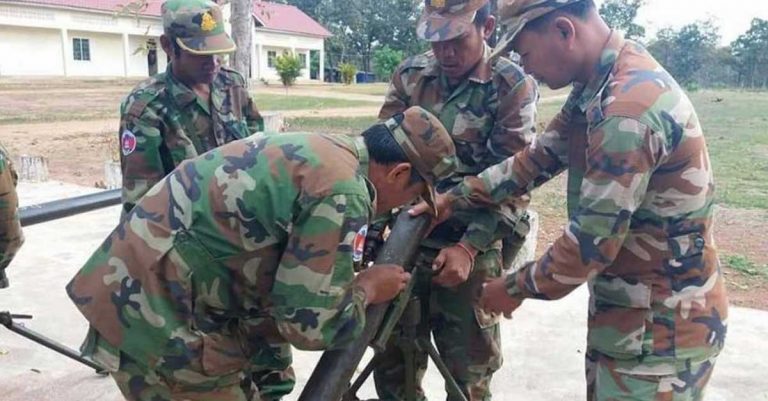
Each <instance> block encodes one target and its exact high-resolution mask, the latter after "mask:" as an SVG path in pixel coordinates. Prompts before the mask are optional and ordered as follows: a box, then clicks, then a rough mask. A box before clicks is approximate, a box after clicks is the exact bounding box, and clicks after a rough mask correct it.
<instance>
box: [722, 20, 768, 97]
mask: <svg viewBox="0 0 768 401" xmlns="http://www.w3.org/2000/svg"><path fill="white" fill-rule="evenodd" d="M731 48H732V54H733V56H734V59H735V64H736V65H735V67H736V70H737V71H738V73H739V83H740V84H741V85H742V86H747V87H751V88H758V87H762V88H765V87H768V21H766V20H764V19H760V18H755V19H753V20H752V24H751V25H750V28H749V30H748V31H747V32H746V33H744V34H743V35H741V36H739V38H738V39H736V40H735V41H734V42H733V43H732V44H731Z"/></svg>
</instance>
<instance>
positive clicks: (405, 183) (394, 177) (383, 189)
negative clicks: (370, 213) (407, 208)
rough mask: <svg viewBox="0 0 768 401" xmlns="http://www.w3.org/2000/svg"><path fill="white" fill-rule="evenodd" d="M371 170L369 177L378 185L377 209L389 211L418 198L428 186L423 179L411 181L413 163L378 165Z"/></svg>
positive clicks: (374, 184) (381, 211)
mask: <svg viewBox="0 0 768 401" xmlns="http://www.w3.org/2000/svg"><path fill="white" fill-rule="evenodd" d="M376 165H377V166H378V167H373V166H374V164H372V165H371V167H372V168H371V169H370V170H369V178H370V180H371V182H372V183H373V186H374V187H376V210H377V211H378V212H379V213H385V212H388V211H390V210H392V209H394V208H397V207H400V206H403V205H407V204H409V203H411V202H413V201H414V200H416V199H417V198H418V197H419V196H420V195H421V194H422V193H423V192H424V190H425V189H426V188H427V186H426V184H425V183H424V182H422V181H420V182H417V183H415V184H414V183H411V169H412V167H411V164H410V163H397V164H393V165H387V166H384V165H378V164H376Z"/></svg>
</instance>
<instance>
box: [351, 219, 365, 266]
mask: <svg viewBox="0 0 768 401" xmlns="http://www.w3.org/2000/svg"><path fill="white" fill-rule="evenodd" d="M367 235H368V225H367V224H366V225H364V226H362V227H360V230H359V231H358V232H357V234H355V239H354V240H353V241H352V260H353V261H355V262H360V261H362V260H363V251H364V250H365V237H366V236H367Z"/></svg>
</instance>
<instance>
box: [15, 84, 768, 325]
mask: <svg viewBox="0 0 768 401" xmlns="http://www.w3.org/2000/svg"><path fill="white" fill-rule="evenodd" d="M132 84H133V83H126V82H109V83H105V82H101V83H100V82H86V83H84V85H82V86H79V87H78V86H77V85H74V84H73V85H58V86H56V87H50V86H48V85H45V84H43V83H40V84H36V85H35V87H34V90H32V91H29V90H25V91H26V92H28V93H25V94H23V95H20V93H19V92H17V91H22V90H24V89H23V86H22V85H20V84H19V85H17V84H16V83H14V82H11V83H8V82H0V110H8V109H13V110H18V109H20V108H24V109H26V110H28V112H29V113H33V114H35V115H40V116H41V118H40V119H38V120H39V121H41V122H36V123H13V121H8V120H3V118H2V116H0V140H2V142H3V144H4V145H5V146H6V147H7V148H9V150H10V152H11V153H12V154H14V155H23V154H27V155H40V156H44V157H46V158H47V159H48V164H49V177H50V179H53V180H59V181H64V182H69V183H74V184H79V185H85V186H99V185H100V183H101V182H102V180H103V179H104V164H105V160H109V159H110V158H112V157H114V156H116V154H115V153H114V151H113V149H116V148H115V147H116V143H115V140H116V137H117V135H116V132H117V128H118V120H117V118H116V117H117V110H116V107H117V105H118V104H119V101H120V98H121V97H122V96H124V95H125V92H126V87H128V86H129V85H132ZM17 86H18V87H17ZM26 89H28V88H26ZM10 92H14V93H13V96H3V95H4V94H8V93H10ZM11 99H12V100H11ZM72 104H77V109H83V106H84V105H92V106H93V109H94V110H95V111H94V114H93V115H92V116H87V117H86V116H84V117H83V119H82V120H79V121H56V118H57V116H60V115H62V114H63V113H66V112H67V110H68V109H70V107H71V105H72ZM86 108H88V107H86ZM342 111H344V110H337V109H334V110H333V113H332V114H333V115H347V114H349V113H355V115H358V114H359V115H369V114H370V115H374V114H375V112H376V111H377V107H368V106H366V107H360V108H352V109H349V110H346V112H344V113H342ZM288 114H290V115H288ZM317 114H319V111H317V110H298V111H292V112H290V113H286V116H288V117H298V116H314V115H317ZM324 114H325V115H327V114H328V110H325V113H324ZM562 178H563V177H560V178H559V179H557V180H555V181H554V182H552V183H549V184H547V185H546V186H545V187H544V188H542V189H541V190H539V191H537V192H536V193H535V194H534V198H533V199H534V200H533V207H534V208H535V209H536V210H538V211H539V213H540V214H541V215H542V216H545V218H543V219H542V221H541V226H540V231H539V242H538V243H539V249H538V251H539V252H540V253H541V252H544V251H545V250H546V248H547V247H548V246H549V245H550V244H551V243H552V242H553V241H554V240H555V239H556V238H557V237H558V236H560V235H561V233H562V228H563V225H564V224H565V221H566V220H565V214H564V205H563V202H562V194H563V193H564V187H565V184H564V180H563V179H562ZM767 225H768V211H763V210H743V209H729V208H719V209H718V210H717V226H716V231H715V236H716V241H717V245H718V248H719V250H720V252H721V254H722V255H742V256H745V257H746V258H748V259H749V260H750V261H752V262H753V263H755V264H757V265H759V266H760V265H768V235H765V231H764V228H765V227H766V226H767ZM724 271H725V277H726V281H727V283H728V287H729V291H730V293H729V294H730V298H731V303H732V304H734V305H739V306H748V307H754V308H759V309H765V310H768V277H765V276H762V277H759V276H750V275H748V274H746V273H742V272H740V271H737V270H734V269H730V268H728V267H725V269H724Z"/></svg>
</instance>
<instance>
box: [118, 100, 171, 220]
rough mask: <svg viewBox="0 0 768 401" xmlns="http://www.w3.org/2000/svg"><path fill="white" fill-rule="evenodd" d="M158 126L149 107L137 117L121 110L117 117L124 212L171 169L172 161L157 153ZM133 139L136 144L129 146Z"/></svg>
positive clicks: (159, 133)
mask: <svg viewBox="0 0 768 401" xmlns="http://www.w3.org/2000/svg"><path fill="white" fill-rule="evenodd" d="M162 129H163V123H162V121H161V119H160V117H159V116H158V115H157V113H156V112H155V111H154V110H153V109H151V108H149V107H144V109H143V110H142V111H141V112H140V114H139V115H138V116H137V115H135V114H130V113H123V114H122V116H121V118H120V132H119V134H118V135H119V136H120V167H121V169H122V173H123V192H122V201H123V212H124V213H129V212H130V211H131V209H133V207H134V206H136V203H137V202H138V201H139V199H141V197H142V196H144V194H146V193H147V191H149V189H150V188H152V186H154V185H155V184H156V183H157V182H158V181H160V180H161V179H162V178H163V177H165V175H166V174H167V173H169V172H171V170H173V167H174V166H173V161H172V160H163V156H162V155H161V147H163V146H165V145H164V144H163V136H162ZM131 137H132V138H131ZM134 140H135V144H136V145H135V147H132V146H131V145H130V144H131V143H132V142H131V141H134ZM126 141H128V142H127V143H126ZM166 157H170V155H168V156H166ZM166 164H168V165H166Z"/></svg>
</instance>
